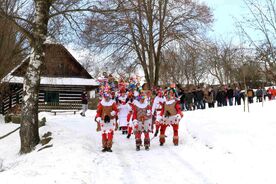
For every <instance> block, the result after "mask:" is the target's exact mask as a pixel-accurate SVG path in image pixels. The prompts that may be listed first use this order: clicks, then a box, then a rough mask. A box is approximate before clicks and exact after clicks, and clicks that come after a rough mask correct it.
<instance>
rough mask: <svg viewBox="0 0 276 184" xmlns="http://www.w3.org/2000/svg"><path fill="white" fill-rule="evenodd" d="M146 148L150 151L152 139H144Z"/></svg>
mask: <svg viewBox="0 0 276 184" xmlns="http://www.w3.org/2000/svg"><path fill="white" fill-rule="evenodd" d="M144 145H145V149H146V150H147V151H148V150H149V147H150V139H144Z"/></svg>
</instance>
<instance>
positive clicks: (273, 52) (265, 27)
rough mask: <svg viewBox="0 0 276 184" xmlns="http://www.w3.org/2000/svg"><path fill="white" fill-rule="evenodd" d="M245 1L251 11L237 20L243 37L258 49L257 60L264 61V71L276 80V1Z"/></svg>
mask: <svg viewBox="0 0 276 184" xmlns="http://www.w3.org/2000/svg"><path fill="white" fill-rule="evenodd" d="M243 2H244V4H245V5H246V8H247V9H248V10H249V13H248V14H247V15H245V16H244V17H243V19H242V20H240V21H238V22H237V23H238V26H239V29H240V31H241V33H242V36H243V38H246V40H247V41H249V43H250V45H251V46H253V47H254V48H255V49H256V52H257V58H256V60H258V61H260V62H261V63H262V65H263V67H262V68H263V69H264V73H265V74H266V75H267V77H268V78H270V79H273V80H274V82H276V1H275V0H243ZM256 35H258V37H257V36H256Z"/></svg>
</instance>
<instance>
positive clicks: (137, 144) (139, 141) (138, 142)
mask: <svg viewBox="0 0 276 184" xmlns="http://www.w3.org/2000/svg"><path fill="white" fill-rule="evenodd" d="M141 144H142V140H141V139H136V151H140V146H141Z"/></svg>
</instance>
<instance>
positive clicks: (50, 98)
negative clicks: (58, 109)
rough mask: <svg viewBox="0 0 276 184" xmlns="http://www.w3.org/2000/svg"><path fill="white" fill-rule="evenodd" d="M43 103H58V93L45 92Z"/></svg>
mask: <svg viewBox="0 0 276 184" xmlns="http://www.w3.org/2000/svg"><path fill="white" fill-rule="evenodd" d="M44 100H45V102H59V92H57V91H45V95H44Z"/></svg>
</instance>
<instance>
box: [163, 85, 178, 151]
mask: <svg viewBox="0 0 276 184" xmlns="http://www.w3.org/2000/svg"><path fill="white" fill-rule="evenodd" d="M160 117H162V118H161V119H160V120H159V121H160V126H161V128H160V139H159V141H160V146H163V144H164V143H165V132H166V128H167V127H168V126H172V128H173V143H174V145H175V146H177V145H178V139H179V138H178V128H179V122H180V120H181V118H182V117H183V114H182V111H181V107H180V103H179V101H178V100H177V98H176V92H175V90H174V89H172V88H170V89H168V90H167V91H166V93H165V102H164V105H163V107H162V110H161V112H160Z"/></svg>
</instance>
